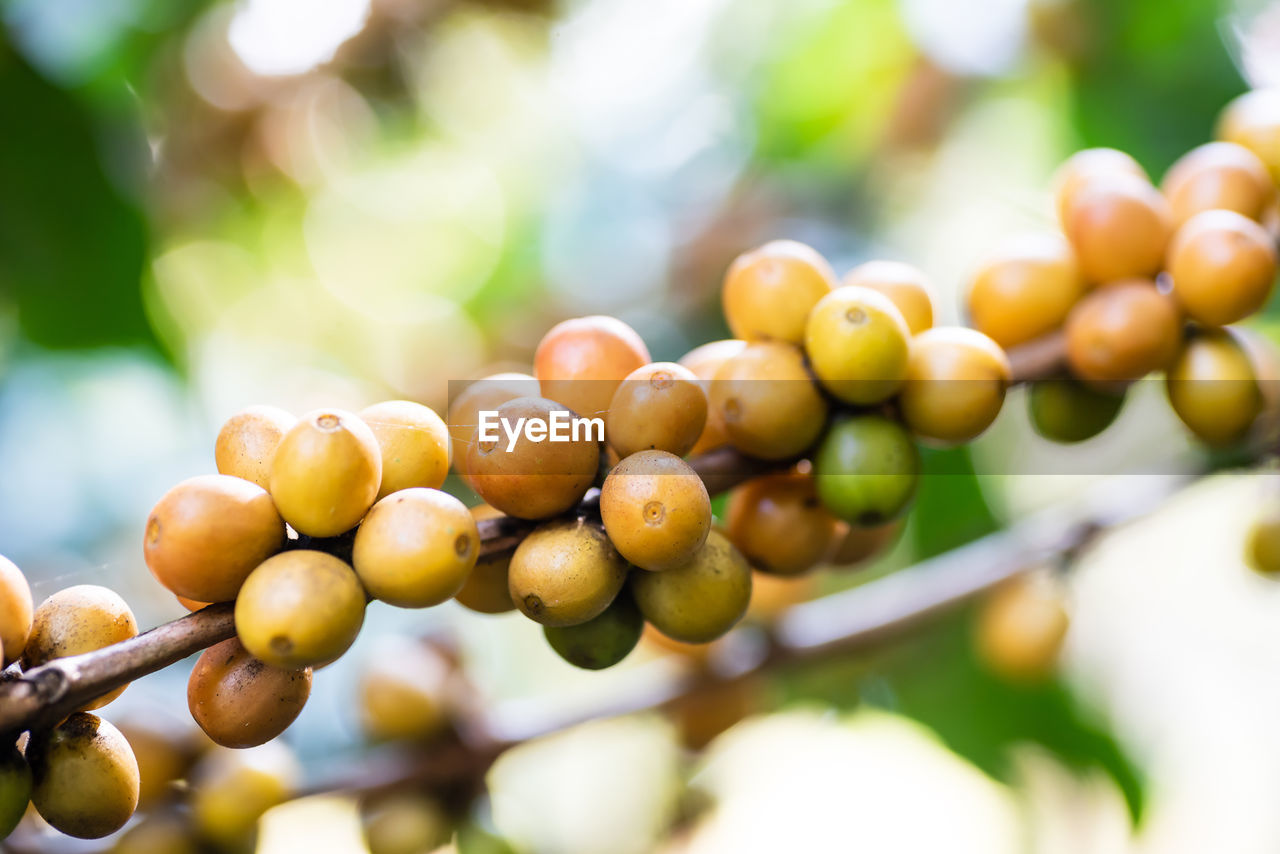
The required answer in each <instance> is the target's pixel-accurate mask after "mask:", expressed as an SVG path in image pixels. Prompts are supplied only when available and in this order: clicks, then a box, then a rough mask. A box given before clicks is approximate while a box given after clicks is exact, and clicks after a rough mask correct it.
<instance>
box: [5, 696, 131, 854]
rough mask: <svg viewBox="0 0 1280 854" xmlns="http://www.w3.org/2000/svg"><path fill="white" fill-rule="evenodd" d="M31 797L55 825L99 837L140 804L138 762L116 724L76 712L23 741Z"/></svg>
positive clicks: (82, 835)
mask: <svg viewBox="0 0 1280 854" xmlns="http://www.w3.org/2000/svg"><path fill="white" fill-rule="evenodd" d="M27 761H28V762H29V763H30V765H31V776H32V780H33V782H34V787H33V788H32V790H31V802H32V803H33V804H34V805H35V808H36V810H37V811H38V812H39V813H40V817H41V818H43V819H44V820H45V821H47V822H49V824H50V825H52V826H53V828H54V829H55V830H58V831H59V832H61V833H65V834H66V835H67V836H74V837H76V838H78V839H101V838H102V837H104V836H108V835H110V834H112V833H115V832H116V831H117V830H119V829H120V828H122V827H124V825H125V823H126V822H127V821H128V820H129V819H130V818H131V817H132V816H133V811H134V810H135V809H137V807H138V763H137V760H135V759H134V758H133V751H132V750H131V749H130V748H129V742H127V741H125V738H124V736H123V735H121V734H120V730H118V729H116V728H115V727H114V726H112V725H111V724H109V723H107V722H106V721H104V720H102V719H101V718H99V717H98V716H96V715H90V714H86V713H84V712H77V713H76V714H74V715H72V716H71V717H69V718H67V719H66V720H65V721H63V722H62V723H61V724H59V725H58V726H57V727H55V728H54V729H53V730H51V731H49V732H44V733H37V734H35V735H34V736H33V737H32V739H31V742H30V744H28V745H27Z"/></svg>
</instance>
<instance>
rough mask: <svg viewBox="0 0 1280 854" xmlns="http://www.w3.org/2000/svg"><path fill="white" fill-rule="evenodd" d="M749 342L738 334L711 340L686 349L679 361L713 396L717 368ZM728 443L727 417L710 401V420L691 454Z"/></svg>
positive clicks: (708, 416) (708, 411) (703, 452)
mask: <svg viewBox="0 0 1280 854" xmlns="http://www.w3.org/2000/svg"><path fill="white" fill-rule="evenodd" d="M746 346H747V342H746V341H740V340H738V339H737V338H726V339H725V340H723V341H712V342H711V343H709V344H703V345H702V346H701V347H695V348H693V349H692V350H690V351H689V352H688V353H685V354H684V355H683V356H681V357H680V364H681V365H684V366H685V367H686V368H688V369H689V370H691V371H693V374H694V376H696V377H697V378H698V380H699V383H700V385H701V386H702V390H703V392H704V393H705V394H707V395H708V397H710V394H711V380H712V378H713V377H715V375H716V371H718V370H720V366H721V365H723V364H724V363H725V362H727V361H729V360H730V359H732V358H733V357H734V356H736V355H738V354H739V353H741V352H742V349H743V348H744V347H746ZM727 444H729V434H728V433H727V432H725V429H724V421H722V420H721V418H720V413H719V412H717V411H716V410H715V408H714V407H711V406H710V405H708V407H707V421H706V424H705V425H703V428H702V435H700V436H699V437H698V441H697V442H695V443H694V446H693V448H691V449H690V450H689V455H690V456H695V457H696V456H697V455H698V454H705V453H706V452H707V451H714V450H715V449H716V448H720V447H723V446H725V445H727Z"/></svg>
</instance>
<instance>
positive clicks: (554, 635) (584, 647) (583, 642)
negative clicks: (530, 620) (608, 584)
mask: <svg viewBox="0 0 1280 854" xmlns="http://www.w3.org/2000/svg"><path fill="white" fill-rule="evenodd" d="M643 630H644V617H642V616H640V609H638V608H637V607H636V604H635V602H633V601H632V600H631V595H630V594H629V593H628V592H627V591H626V590H623V591H622V592H620V593H619V594H618V595H617V597H616V598H615V599H614V600H613V602H612V603H611V604H610V605H609V607H608V608H605V609H604V612H603V613H601V614H600V615H599V616H596V617H593V618H591V619H590V620H587V621H586V622H585V623H578V624H577V625H576V626H560V627H555V626H543V627H542V633H543V635H544V636H545V637H546V639H547V644H548V645H549V646H550V647H551V648H552V649H553V650H555V652H556V654H557V655H559V656H560V657H561V658H563V659H564V660H565V661H567V662H569V663H570V664H572V665H573V666H574V667H581V668H583V669H584V670H604V669H605V668H607V667H613V666H614V665H615V664H617V663H619V662H620V661H622V660H623V659H624V658H626V657H627V656H628V655H630V654H631V650H633V649H635V648H636V644H638V643H639V642H640V633H641V632H642V631H643Z"/></svg>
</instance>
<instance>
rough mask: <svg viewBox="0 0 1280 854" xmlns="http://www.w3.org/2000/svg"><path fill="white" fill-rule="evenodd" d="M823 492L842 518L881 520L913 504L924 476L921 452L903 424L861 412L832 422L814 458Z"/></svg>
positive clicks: (824, 499) (872, 523) (815, 474)
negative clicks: (921, 471)
mask: <svg viewBox="0 0 1280 854" xmlns="http://www.w3.org/2000/svg"><path fill="white" fill-rule="evenodd" d="M813 477H814V481H815V483H816V484H817V490H818V497H819V498H820V499H821V500H822V503H823V505H824V506H825V507H826V508H827V510H828V511H829V512H831V513H832V514H833V515H834V516H835V517H836V518H837V519H843V520H844V521H845V522H848V523H849V524H851V525H861V526H875V525H881V524H884V523H885V522H888V521H890V520H892V519H894V518H896V517H897V516H899V515H901V513H902V512H903V511H904V510H905V509H906V508H907V505H908V504H910V503H911V498H912V496H913V495H915V491H916V485H917V483H918V481H919V479H920V453H919V451H917V450H916V446H915V443H914V442H912V441H911V437H910V436H909V435H908V434H907V431H906V430H905V429H903V427H902V425H901V424H899V423H898V422H897V421H892V420H890V419H888V418H885V417H883V416H880V415H857V416H853V417H850V418H843V419H840V420H838V421H836V422H835V423H834V424H832V425H831V429H830V430H828V431H827V435H826V436H824V437H823V439H822V444H821V445H819V446H818V452H817V454H816V455H815V456H814V458H813Z"/></svg>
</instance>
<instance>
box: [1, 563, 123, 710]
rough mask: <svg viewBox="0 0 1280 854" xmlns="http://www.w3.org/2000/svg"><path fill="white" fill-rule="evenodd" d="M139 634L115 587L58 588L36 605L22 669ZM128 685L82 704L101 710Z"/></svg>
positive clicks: (118, 641) (105, 645)
mask: <svg viewBox="0 0 1280 854" xmlns="http://www.w3.org/2000/svg"><path fill="white" fill-rule="evenodd" d="M137 634H138V622H137V620H135V619H134V617H133V611H132V610H130V609H129V606H128V605H127V604H126V603H125V601H124V600H123V599H121V598H120V596H119V594H117V593H116V592H115V591H114V590H108V589H107V588H105V587H99V586H97V585H94V584H77V585H76V586H74V587H68V588H66V589H64V590H59V591H58V592H57V593H55V594H53V595H52V596H50V597H49V598H48V599H46V600H44V601H43V602H41V603H40V607H39V608H36V611H35V615H34V618H33V619H32V623H31V636H30V637H29V638H28V639H27V647H26V649H25V650H23V653H22V668H23V669H24V670H30V669H31V668H33V667H38V666H40V665H41V664H45V663H46V662H49V661H53V660H54V659H55V658H65V657H66V656H68V655H79V654H80V653H82V652H93V651H94V650H96V649H102V648H103V647H107V646H111V645H112V644H114V643H120V642H121V641H126V640H129V639H130V638H132V637H134V636H136V635H137ZM127 687H128V686H127V685H122V686H120V687H119V688H116V689H115V690H113V691H110V692H108V693H106V694H103V695H102V696H101V697H98V698H97V699H96V700H93V701H92V702H89V703H86V704H85V705H84V706H82V707H81V711H90V710H92V709H100V708H102V707H103V706H105V705H106V704H107V703H110V702H111V701H112V700H114V699H115V698H116V697H119V696H120V695H121V694H123V693H124V689H125V688H127Z"/></svg>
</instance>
